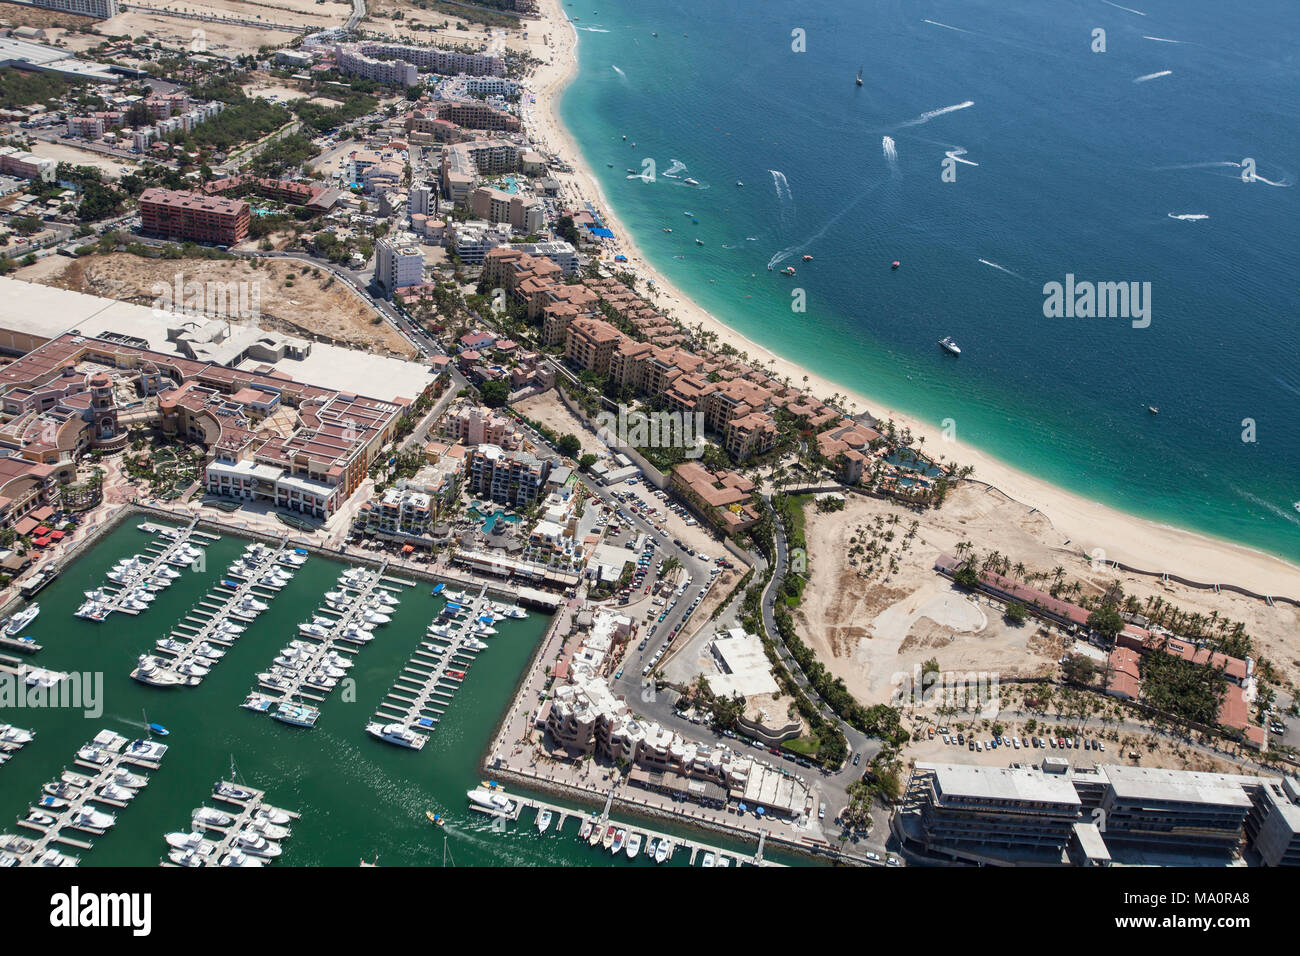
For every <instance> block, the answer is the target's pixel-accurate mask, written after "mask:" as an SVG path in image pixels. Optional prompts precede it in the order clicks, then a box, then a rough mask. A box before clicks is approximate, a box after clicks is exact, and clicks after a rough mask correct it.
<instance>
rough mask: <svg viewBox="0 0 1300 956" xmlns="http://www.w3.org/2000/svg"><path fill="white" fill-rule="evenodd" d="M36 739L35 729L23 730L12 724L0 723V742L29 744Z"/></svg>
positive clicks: (19, 744)
mask: <svg viewBox="0 0 1300 956" xmlns="http://www.w3.org/2000/svg"><path fill="white" fill-rule="evenodd" d="M35 739H36V733H35V731H31V730H23V729H22V728H21V727H15V726H14V725H13V724H0V744H17V745H18V746H20V747H21V746H22V745H23V744H29V743H31V742H32V741H33V740H35Z"/></svg>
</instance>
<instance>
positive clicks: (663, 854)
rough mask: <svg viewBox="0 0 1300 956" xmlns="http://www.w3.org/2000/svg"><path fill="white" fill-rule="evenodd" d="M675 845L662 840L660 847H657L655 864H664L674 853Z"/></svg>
mask: <svg viewBox="0 0 1300 956" xmlns="http://www.w3.org/2000/svg"><path fill="white" fill-rule="evenodd" d="M672 848H673V845H672V843H671V842H670V841H668V840H660V841H659V845H658V846H657V847H655V862H656V863H662V862H664V861H665V860H666V859H668V854H669V853H671V852H672Z"/></svg>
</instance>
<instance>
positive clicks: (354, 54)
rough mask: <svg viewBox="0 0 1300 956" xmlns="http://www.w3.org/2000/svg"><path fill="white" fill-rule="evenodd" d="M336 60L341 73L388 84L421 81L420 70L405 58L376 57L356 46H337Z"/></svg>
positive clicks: (413, 84) (407, 83)
mask: <svg viewBox="0 0 1300 956" xmlns="http://www.w3.org/2000/svg"><path fill="white" fill-rule="evenodd" d="M334 62H335V63H336V64H337V65H338V68H339V72H340V73H344V74H348V75H350V76H360V77H362V78H364V79H367V80H374V81H375V82H376V83H383V84H385V85H387V86H415V85H416V84H417V83H419V82H420V73H419V71H418V70H417V69H416V68H415V67H414V66H412V65H411V64H410V63H407V62H406V61H405V60H400V59H383V60H381V59H376V58H375V57H373V56H370V55H367V53H365V52H363V51H362V50H359V49H357V48H356V47H355V46H349V45H344V44H338V45H337V46H335V47H334Z"/></svg>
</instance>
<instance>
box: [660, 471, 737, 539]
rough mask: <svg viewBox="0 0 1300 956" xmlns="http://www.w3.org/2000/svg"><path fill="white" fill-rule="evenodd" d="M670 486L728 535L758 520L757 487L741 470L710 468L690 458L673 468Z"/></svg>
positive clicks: (703, 516) (702, 515) (706, 519)
mask: <svg viewBox="0 0 1300 956" xmlns="http://www.w3.org/2000/svg"><path fill="white" fill-rule="evenodd" d="M671 485H672V487H673V490H674V491H676V492H677V493H678V494H680V495H681V496H682V497H683V498H685V499H686V501H687V502H689V503H690V505H691V506H692V507H693V508H694V509H695V511H696V512H697V513H698V514H699V515H700V516H701V517H702V518H703V519H704V520H705V521H707V522H708V523H709V524H711V525H713V526H714V527H715V528H717V529H718V530H719V531H721V532H722V533H723V534H725V535H728V536H730V535H734V534H739V533H740V532H742V531H745V530H747V529H748V528H750V527H752V526H753V525H754V524H756V523H757V522H758V519H759V514H758V512H757V511H756V510H755V509H754V506H753V505H752V504H751V503H750V500H751V499H752V498H753V495H754V491H755V486H754V483H753V482H752V481H750V480H749V479H748V478H746V477H745V476H744V475H742V474H741V473H740V472H738V471H718V472H714V471H709V470H708V469H707V468H705V467H704V466H703V465H701V464H700V463H699V462H694V461H688V462H685V463H684V464H681V465H678V466H677V467H676V468H674V469H673V474H672V480H671Z"/></svg>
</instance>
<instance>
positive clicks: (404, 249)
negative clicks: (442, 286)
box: [375, 235, 424, 292]
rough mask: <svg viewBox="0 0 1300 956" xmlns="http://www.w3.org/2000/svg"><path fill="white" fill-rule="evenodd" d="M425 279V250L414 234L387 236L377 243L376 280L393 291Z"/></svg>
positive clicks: (382, 286) (385, 289)
mask: <svg viewBox="0 0 1300 956" xmlns="http://www.w3.org/2000/svg"><path fill="white" fill-rule="evenodd" d="M423 281H424V252H423V251H421V249H420V244H419V242H417V241H416V239H415V237H414V236H407V235H398V236H392V237H389V236H385V237H384V238H382V239H380V240H379V241H378V242H376V243H375V282H377V283H378V284H379V286H380V288H382V289H383V290H384V291H386V292H392V291H393V290H394V289H402V288H405V287H407V286H413V285H419V284H420V283H422V282H423Z"/></svg>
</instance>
